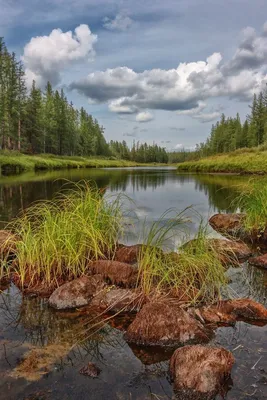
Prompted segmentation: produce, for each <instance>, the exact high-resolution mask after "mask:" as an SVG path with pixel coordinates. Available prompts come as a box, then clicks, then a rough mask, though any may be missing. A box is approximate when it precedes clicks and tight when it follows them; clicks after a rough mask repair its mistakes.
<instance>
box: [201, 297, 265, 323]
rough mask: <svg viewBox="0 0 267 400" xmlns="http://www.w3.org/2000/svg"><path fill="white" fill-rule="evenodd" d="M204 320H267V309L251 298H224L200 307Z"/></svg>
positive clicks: (216, 321)
mask: <svg viewBox="0 0 267 400" xmlns="http://www.w3.org/2000/svg"><path fill="white" fill-rule="evenodd" d="M199 313H200V315H201V317H202V318H203V320H204V321H205V322H208V323H227V324H228V323H233V322H235V321H237V320H244V321H261V322H263V321H267V309H266V308H265V307H264V306H263V305H262V304H259V303H257V302H256V301H254V300H251V299H236V300H223V301H220V302H219V303H217V304H213V305H211V306H207V307H201V308H199Z"/></svg>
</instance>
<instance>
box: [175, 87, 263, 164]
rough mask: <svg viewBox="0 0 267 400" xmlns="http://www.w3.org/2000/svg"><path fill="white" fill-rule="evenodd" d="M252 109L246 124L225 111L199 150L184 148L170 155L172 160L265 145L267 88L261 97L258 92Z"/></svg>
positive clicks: (199, 157)
mask: <svg viewBox="0 0 267 400" xmlns="http://www.w3.org/2000/svg"><path fill="white" fill-rule="evenodd" d="M249 108H250V110H251V111H250V113H249V114H248V115H247V117H246V119H245V121H244V123H242V122H241V121H240V117H239V114H237V115H236V117H229V118H226V116H225V115H224V114H222V115H221V119H220V121H218V122H217V123H216V124H215V125H212V128H211V133H210V135H209V137H208V139H207V140H206V142H204V143H200V144H197V145H196V150H195V151H192V152H185V151H181V152H179V153H176V155H175V154H173V155H172V156H171V155H170V160H171V159H172V162H183V161H192V160H198V159H201V158H203V157H208V156H211V155H215V154H221V153H229V152H232V151H235V150H237V149H242V148H252V147H256V146H261V145H263V144H264V143H266V142H267V88H266V89H265V90H264V91H262V92H260V93H259V95H258V96H257V95H256V94H254V98H253V102H252V105H250V106H249ZM174 159H175V161H173V160H174Z"/></svg>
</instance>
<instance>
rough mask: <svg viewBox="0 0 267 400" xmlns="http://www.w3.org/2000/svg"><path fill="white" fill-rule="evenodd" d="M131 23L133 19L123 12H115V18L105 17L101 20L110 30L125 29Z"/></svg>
mask: <svg viewBox="0 0 267 400" xmlns="http://www.w3.org/2000/svg"><path fill="white" fill-rule="evenodd" d="M132 24H133V20H132V19H131V18H130V17H128V16H127V15H124V14H123V13H120V14H117V15H116V16H115V18H113V19H112V18H108V17H105V18H104V20H103V26H104V28H106V29H108V30H110V31H126V30H127V29H129V28H130V27H131V25H132Z"/></svg>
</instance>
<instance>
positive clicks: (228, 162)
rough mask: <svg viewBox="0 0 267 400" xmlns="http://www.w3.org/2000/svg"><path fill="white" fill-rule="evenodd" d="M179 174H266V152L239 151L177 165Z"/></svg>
mask: <svg viewBox="0 0 267 400" xmlns="http://www.w3.org/2000/svg"><path fill="white" fill-rule="evenodd" d="M177 169H178V171H179V172H204V173H205V172H214V173H236V174H262V175H263V174H267V151H260V150H259V149H244V150H242V151H241V149H239V150H237V151H235V152H232V153H229V154H222V155H216V156H212V157H207V158H203V159H202V160H198V161H191V162H184V163H181V164H178V166H177Z"/></svg>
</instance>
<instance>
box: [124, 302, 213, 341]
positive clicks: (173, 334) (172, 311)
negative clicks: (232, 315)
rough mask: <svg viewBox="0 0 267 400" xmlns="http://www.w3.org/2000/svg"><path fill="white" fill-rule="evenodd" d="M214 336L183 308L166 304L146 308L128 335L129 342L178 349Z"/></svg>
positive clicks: (139, 314)
mask: <svg viewBox="0 0 267 400" xmlns="http://www.w3.org/2000/svg"><path fill="white" fill-rule="evenodd" d="M211 334H212V332H211V331H209V330H208V329H207V328H205V327H204V326H203V325H202V324H201V323H200V322H199V321H197V320H196V319H194V318H193V317H192V316H190V315H189V314H188V313H187V312H185V311H184V310H183V309H182V308H179V307H177V306H176V305H172V304H168V303H167V302H159V301H158V302H151V303H147V304H145V305H144V307H143V308H142V309H141V311H140V312H139V313H138V314H137V316H136V318H135V320H134V321H133V322H132V323H131V325H130V326H129V328H128V329H127V331H126V334H125V339H126V341H127V342H130V343H135V344H137V345H146V346H157V345H159V346H178V345H181V344H184V343H189V342H195V341H201V342H202V341H204V342H206V341H208V340H209V339H210V336H211Z"/></svg>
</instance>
